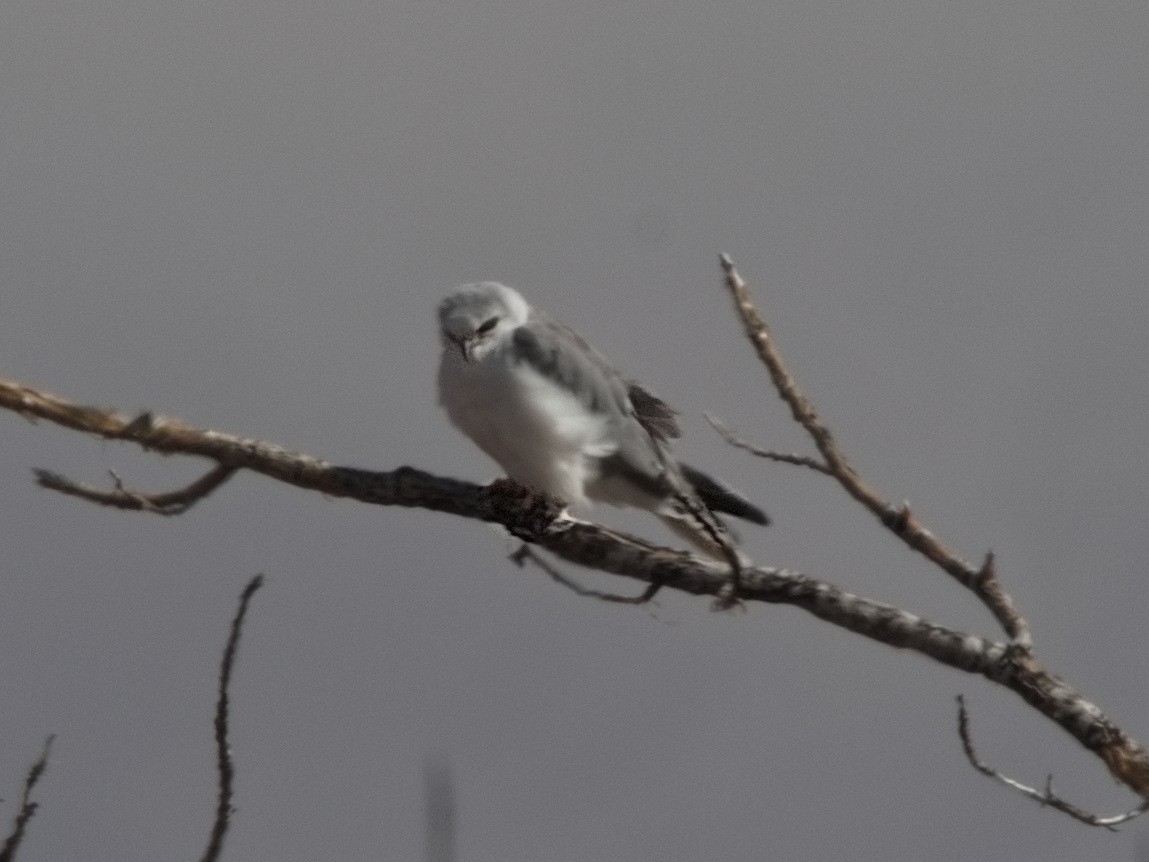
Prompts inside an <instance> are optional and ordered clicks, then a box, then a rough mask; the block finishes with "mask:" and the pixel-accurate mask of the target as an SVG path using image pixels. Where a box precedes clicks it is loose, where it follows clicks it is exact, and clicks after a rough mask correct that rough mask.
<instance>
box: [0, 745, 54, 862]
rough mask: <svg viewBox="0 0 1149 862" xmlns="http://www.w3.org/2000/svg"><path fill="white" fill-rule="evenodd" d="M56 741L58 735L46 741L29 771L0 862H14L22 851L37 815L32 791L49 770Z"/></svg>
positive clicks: (1, 849)
mask: <svg viewBox="0 0 1149 862" xmlns="http://www.w3.org/2000/svg"><path fill="white" fill-rule="evenodd" d="M55 739H56V735H55V734H52V735H51V736H49V737H48V738H47V739H45V740H44V748H43V749H42V750H41V751H40V757H39V758H38V759H37V760H36V762H35V763H33V764H32V766H31V767H30V768H29V769H28V774H27V776H25V778H24V792H23V793H21V794H20V808H19V810H17V812H16V818H15V820H14V821H13V823H12V831H11V832H10V833H9V834H8V837H7V838H5V839H4V845H3V846H2V847H0V862H12V860H13V859H15V858H16V851H17V850H18V849H20V842H21V841H23V840H24V833H25V832H26V831H27V829H28V823H29V822H30V821H31V820H32V818H33V817H34V816H35V814H36V808H37V807H38V803H35V802H33V801H32V789H33V788H34V787H35V786H36V783H37V782H38V781H39V780H40V778H41V777H42V776H43V775H44V771H45V770H46V769H47V768H48V755H49V754H51V753H52V742H53V741H54V740H55Z"/></svg>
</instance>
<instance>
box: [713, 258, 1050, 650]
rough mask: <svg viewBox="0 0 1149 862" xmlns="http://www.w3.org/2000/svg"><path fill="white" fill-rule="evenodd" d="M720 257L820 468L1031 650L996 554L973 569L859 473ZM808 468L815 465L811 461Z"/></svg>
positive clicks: (752, 335) (749, 331)
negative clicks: (1000, 577)
mask: <svg viewBox="0 0 1149 862" xmlns="http://www.w3.org/2000/svg"><path fill="white" fill-rule="evenodd" d="M718 260H719V263H720V264H721V265H722V270H723V272H724V273H725V275H726V279H725V281H726V287H727V289H728V290H729V291H730V294H731V297H732V298H733V300H734V306H735V309H736V310H737V312H738V315H739V317H740V318H741V319H742V324H743V326H744V328H745V330H746V335H747V337H749V339H750V341H751V343H752V344H753V345H754V347H755V349H756V350H757V351H758V358H759V359H761V360H762V364H763V365H765V366H766V370H767V372H768V373H769V375H770V380H771V382H772V383H773V384H774V388H775V389H776V390H777V391H778V395H779V396H781V398H782V400H783V401H784V402H786V404H787V406H789V408H790V414H791V415H792V416H793V417H794V421H796V422H797V423H798V424H799V425H801V426H802V427H803V428H804V429H805V430H806V432H807V433H808V434H809V435H810V437H811V439H812V440H813V441H814V445H815V447H816V448H817V449H818V452H819V453H820V454H821V456H822V460H823V463H824V466H825V468H826V469H825V470H824V471H821V472H826V473H828V474H829V475H831V476H833V477H834V478H835V479H836V480H837V481H838V483H839V484H840V485H841V486H842V487H843V488H844V489H845V491H846V493H848V494H849V495H850V496H851V497H853V498H854V499H855V500H857V501H858V502H859V503H861V504H862V505H863V506H865V507H866V508H867V509H869V510H870V512H872V513H873V514H874V515H875V516H876V517H877V518H878V520H879V521H881V522H882V524H884V525H885V526H886V527H887V528H889V529H890V530H891V531H892V532H893V533H894V535H896V536H897V537H898V538H900V539H901V540H902V541H903V542H905V543H906V544H907V545H909V546H910V547H911V548H913V549H914V550H915V551H917V552H919V553H920V554H922V555H923V556H925V557H926V558H927V559H928V560H930V562H932V563H934V564H935V565H936V566H938V567H939V568H941V569H942V570H943V571H944V572H946V573H947V574H949V575H950V576H951V577H953V578H954V579H955V580H956V581H957V582H958V583H960V584H961V585H962V586H964V587H966V588H967V589H968V590H970V591H971V592H973V593H974V595H976V596H977V597H978V599H980V600H981V602H982V603H983V604H984V605H985V606H986V607H987V608H988V609H989V611H990V612H991V613H992V614H993V615H994V617H995V618H996V619H997V621H998V622H999V623H1000V624H1001V626H1002V628H1003V629H1004V630H1005V632H1006V634H1007V635H1009V637H1010V640H1011V641H1012V642H1013V644H1014V645H1016V646H1018V647H1021V648H1023V649H1028V648H1029V647H1030V646H1031V645H1032V643H1033V636H1032V634H1031V632H1030V629H1029V624H1028V623H1027V622H1026V620H1025V618H1024V617H1022V615H1021V614H1020V613H1019V612H1018V610H1017V607H1016V606H1015V605H1014V602H1013V598H1012V597H1011V596H1010V595H1009V593H1007V592H1006V591H1005V588H1004V587H1002V585H1001V583H1000V581H998V578H997V573H996V571H995V569H994V567H993V565H992V556H988V557H987V560H988V563H983V564H982V566H981V567H980V568H978V567H974V566H973V565H972V564H970V563H968V562H966V561H965V560H963V559H962V558H961V557H959V556H958V555H957V554H955V553H954V552H953V551H951V550H950V549H949V548H948V547H946V546H945V545H944V544H942V543H941V542H940V541H939V540H938V539H937V537H935V536H934V535H933V533H931V532H930V531H929V530H927V529H926V528H925V527H924V526H922V524H921V522H920V521H918V519H917V518H916V517H915V516H914V514H913V513H912V512H911V511H910V507H909V504H908V503H903V504H902V505H901V506H895V505H894V504H892V503H891V502H889V501H888V500H885V499H883V498H882V497H881V496H880V495H879V494H878V493H877V491H875V490H874V489H873V488H872V487H871V486H870V484H869V483H868V482H866V481H865V480H864V479H863V478H862V477H861V476H860V475H859V474H858V472H857V471H856V470H855V469H854V468H853V466H851V464H850V462H849V461H848V460H847V458H846V456H845V453H843V452H842V449H841V447H840V446H839V445H838V441H837V440H836V439H834V435H833V434H832V433H831V431H830V428H829V427H828V426H827V425H826V424H825V423H824V422H823V421H822V419H821V417H819V416H818V413H817V411H816V410H815V409H814V405H813V403H812V402H811V401H810V399H809V398H807V397H806V394H805V393H804V392H803V391H802V389H801V388H800V387H799V386H798V384H797V382H796V381H795V380H794V377H793V375H791V374H790V371H789V370H788V369H787V368H786V365H785V363H783V362H782V356H781V354H780V352H779V351H778V347H777V345H776V344H775V343H774V339H773V336H771V334H770V328H769V327H768V326H767V325H766V321H765V319H764V318H763V317H762V315H761V313H760V312H759V311H758V308H757V306H756V305H755V304H754V299H753V297H751V295H750V290H749V288H748V287H747V285H746V282H745V281H744V280H743V279H742V276H741V275H739V274H738V270H736V269H735V268H734V262H733V261H732V260H731V259H730V256H729V255H727V254H722V255H719V258H718ZM719 433H721V431H720V432H719ZM744 448H747V447H744ZM805 466H808V467H812V468H813V465H812V464H806V465H805ZM813 469H817V468H813Z"/></svg>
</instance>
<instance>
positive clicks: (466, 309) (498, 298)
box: [439, 281, 530, 362]
mask: <svg viewBox="0 0 1149 862" xmlns="http://www.w3.org/2000/svg"><path fill="white" fill-rule="evenodd" d="M529 315H530V306H528V305H527V301H526V300H525V299H523V298H522V296H520V295H519V293H518V292H517V291H516V290H514V289H512V288H510V287H507V286H506V285H505V284H499V283H498V282H495V281H484V282H480V283H478V284H464V285H462V286H461V287H457V288H455V289H454V290H453V291H451V292H450V293H449V294H447V296H446V297H444V298H443V301H442V302H441V303H439V332H440V335H441V336H442V340H443V344H444V345H446V346H447V347H450V348H453V349H455V350H458V351H459V355H460V356H461V357H462V358H463V360H464V361H465V362H478V361H480V360H481V359H483V358H484V357H486V356H487V355H489V354H490V353H491V351H492V350H494V349H495V348H496V347H497V346H498V345H499V344H500V343H501V342H502V340H503V339H504V338H506V337H507V336H508V335H509V334H510V333H511V331H512V330H514V329H516V328H517V327H519V326H522V325H523V324H524V323H526V322H527V318H528V316H529Z"/></svg>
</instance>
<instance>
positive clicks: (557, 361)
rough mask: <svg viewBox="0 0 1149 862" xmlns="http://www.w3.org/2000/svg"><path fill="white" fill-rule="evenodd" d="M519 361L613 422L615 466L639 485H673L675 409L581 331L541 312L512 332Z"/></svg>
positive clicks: (660, 489) (662, 488) (663, 487)
mask: <svg viewBox="0 0 1149 862" xmlns="http://www.w3.org/2000/svg"><path fill="white" fill-rule="evenodd" d="M511 338H512V344H513V348H514V351H515V358H516V361H518V362H525V363H527V364H528V365H530V366H531V367H532V368H534V369H535V370H536V371H537V372H538V373H539V374H541V375H543V376H544V377H547V378H549V379H550V380H551V381H552V382H554V383H555V385H557V386H561V387H562V388H564V389H566V390H567V391H568V392H570V393H571V394H572V395H574V396H575V397H576V398H578V400H579V401H580V402H581V403H582V404H583V405H584V406H585V407H586V408H587V409H588V410H589V411H590V412H592V413H597V414H600V415H605V416H606V417H607V418H608V419H609V421H610V422H611V423H612V424H613V426H614V432H615V434H616V435H617V438H618V439H617V442H618V451H617V452H616V453H615V455H614V456H613V457H612V461H614V463H615V466H616V467H618V468H620V469H622V470H623V471H625V472H626V473H627V474H629V475H630V476H631V478H632V479H633V480H634V481H636V482H638V483H639V484H641V485H643V486H646V487H648V488H649V489H650V490H652V491H653V490H655V489H657V490H658V492H660V493H666V492H667V491H668V490H669V486H668V485H667V474H668V472H669V471H670V470H672V469H673V468H671V467H669V466H668V463H669V459H668V456H667V453H666V447H665V440H666V439H667V437H674V436H677V435H678V424H677V423H676V422H675V421H674V411H673V410H671V409H670V407H668V406H667V405H666V404H665V403H664V402H663V401H662V400H660V399H659V398H657V397H655V396H654V395H651V394H650V393H649V392H647V391H646V390H645V389H643V388H642V387H640V386H638V385H637V384H633V383H627V381H625V380H623V378H622V376H621V375H620V374H619V373H618V372H617V371H616V370H615V369H614V368H613V367H612V366H611V365H610V363H609V362H607V360H606V358H605V357H604V356H603V355H602V354H601V353H599V352H598V351H597V350H595V349H594V348H593V347H591V346H590V345H589V344H587V342H586V341H585V340H584V339H583V338H582V336H580V335H579V334H578V333H577V332H574V331H573V330H571V329H568V328H567V327H565V326H563V325H562V324H561V323H558V322H557V321H554V320H551V319H550V318H549V317H547V316H546V315H544V314H541V313H540V312H538V311H532V312H531V318H530V320H528V321H527V322H526V323H525V324H523V325H522V326H520V327H519V328H518V329H516V330H515V331H514V333H513V334H512V336H511Z"/></svg>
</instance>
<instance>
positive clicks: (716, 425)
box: [702, 413, 834, 476]
mask: <svg viewBox="0 0 1149 862" xmlns="http://www.w3.org/2000/svg"><path fill="white" fill-rule="evenodd" d="M702 415H703V416H705V417H706V421H707V422H709V423H710V427H711V428H713V429H714V430H715V431H717V432H718V433H719V434H720V435H722V439H723V440H725V441H726V442H727V443H729V444H730V445H731V446H733V447H734V448H735V449H742V450H743V451H745V452H749V453H750V454H751V455H756V456H757V457H759V458H766V459H767V460H770V461H777V462H778V463H780V464H792V465H794V466H795V467H806V468H807V469H810V470H814V471H816V472H818V473H824V474H825V475H827V476H833V475H834V472H833V471H832V470H831V469H830V468H829V467H827V466H826V465H825V464H823V463H822V462H821V461H819V460H818V459H817V458H811V457H810V456H808V455H795V454H792V453H787V452H775V451H773V450H772V449H762V448H760V447H758V446H755V445H754V444H753V443H750V442H749V441H747V440H745V439H743V438H742V437H739V436H738V435H737V434H735V433H734V432H733V431H731V430H730V428H729V427H728V426H727V425H726V424H725V423H723V422H722V420H721V419H718V418H717V417H716V416H712V415H711V414H709V413H703V414H702Z"/></svg>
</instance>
